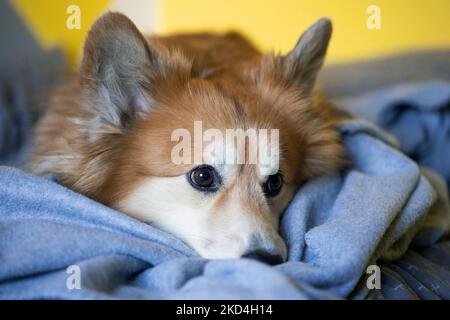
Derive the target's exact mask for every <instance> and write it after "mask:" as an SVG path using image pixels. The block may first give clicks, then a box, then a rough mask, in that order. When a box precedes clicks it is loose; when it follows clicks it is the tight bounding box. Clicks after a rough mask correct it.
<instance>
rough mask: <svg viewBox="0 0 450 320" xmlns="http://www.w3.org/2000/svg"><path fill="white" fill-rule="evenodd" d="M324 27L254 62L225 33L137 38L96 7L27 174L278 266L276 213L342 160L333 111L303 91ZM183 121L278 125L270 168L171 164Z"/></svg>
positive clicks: (212, 246)
mask: <svg viewBox="0 0 450 320" xmlns="http://www.w3.org/2000/svg"><path fill="white" fill-rule="evenodd" d="M331 33H332V26H331V22H330V21H329V20H328V19H326V18H322V19H320V20H318V21H317V22H316V23H315V24H314V25H312V26H311V27H310V28H309V29H307V30H306V31H305V32H304V33H303V34H302V35H301V37H300V38H299V40H298V42H297V44H296V45H295V47H294V48H293V49H292V51H290V52H289V53H288V54H287V55H278V54H274V53H265V54H263V53H261V52H260V51H259V50H258V49H256V47H255V46H254V45H253V44H252V43H251V42H250V41H249V40H247V39H246V38H245V37H244V36H243V35H241V34H239V33H237V32H229V33H225V34H215V33H194V34H176V35H171V36H151V37H147V38H146V37H144V36H143V35H142V34H141V33H140V32H139V30H138V29H137V28H136V26H135V25H134V24H133V22H132V21H130V20H129V19H128V18H127V17H126V16H124V15H122V14H120V13H113V12H108V13H105V14H104V15H103V16H101V17H100V18H99V19H98V20H97V21H96V22H95V23H94V24H93V26H92V28H91V30H90V31H89V33H88V35H87V38H86V40H85V44H84V51H83V58H82V61H81V65H80V69H79V73H78V75H75V76H72V77H70V78H69V79H67V81H66V82H65V83H64V84H62V85H61V86H60V87H58V88H56V89H55V90H54V92H53V93H52V95H51V97H50V99H49V106H48V109H47V112H46V114H45V115H44V116H43V117H42V119H41V120H40V122H39V123H38V125H37V127H36V147H35V150H34V152H33V155H32V157H31V160H30V164H29V168H30V170H31V172H32V173H34V174H37V175H45V174H48V173H52V174H55V175H56V176H57V177H58V179H59V182H60V183H61V184H62V185H64V186H66V187H68V188H70V189H72V190H75V191H77V192H79V193H82V194H84V195H86V196H87V197H90V198H92V199H94V200H96V201H99V202H101V203H103V204H105V205H107V206H110V207H112V208H114V209H117V210H119V211H121V212H123V213H124V214H127V215H129V216H131V217H134V218H137V219H139V220H141V221H143V222H145V223H149V224H151V225H154V226H155V227H158V228H160V229H162V230H164V231H166V232H168V233H171V234H173V235H174V236H176V237H178V238H180V239H181V240H182V241H184V242H185V243H186V244H188V245H189V246H190V247H192V248H193V249H194V250H196V251H197V252H198V254H200V255H201V256H203V257H205V258H209V259H220V258H238V257H256V258H258V259H261V260H263V261H267V262H270V263H280V262H282V261H285V260H286V258H287V247H286V243H285V242H284V240H283V239H282V237H281V236H280V233H279V230H278V229H279V220H280V216H281V214H282V213H283V211H284V209H285V208H286V207H287V206H288V204H289V202H290V201H291V199H292V198H293V196H294V194H295V193H296V191H297V190H298V189H299V188H300V187H301V186H302V185H303V184H304V183H305V182H307V181H308V180H310V179H313V178H315V177H318V176H322V175H326V174H329V173H331V172H334V171H337V170H339V169H340V168H342V166H343V164H344V162H345V160H344V157H345V155H344V150H343V146H342V143H341V141H340V136H339V133H338V132H337V130H336V121H335V117H334V116H333V112H332V111H331V108H330V107H329V106H328V105H327V103H322V101H323V99H322V98H320V96H319V95H318V94H317V92H316V90H315V82H316V78H317V74H318V72H319V70H320V68H321V66H322V64H323V61H324V58H325V54H326V51H327V47H328V43H329V40H330V37H331ZM196 121H201V123H202V126H203V128H205V129H208V128H214V129H216V130H219V131H220V132H224V131H225V130H227V129H249V128H257V129H277V130H279V131H278V132H279V137H278V139H279V144H278V149H277V150H278V155H277V161H276V162H277V163H276V164H274V168H275V169H276V170H275V171H274V172H271V173H270V174H267V173H264V172H263V170H261V168H260V166H259V165H258V164H254V163H252V164H249V163H242V164H224V163H223V162H221V161H218V159H216V158H214V157H203V158H202V159H201V161H200V163H199V162H195V161H193V162H192V163H174V161H172V156H173V148H174V146H175V145H176V143H177V141H173V139H171V136H172V134H173V132H174V131H175V130H177V129H179V128H184V129H185V130H187V131H188V132H191V133H193V130H194V123H195V122H196ZM211 143H212V142H210V143H209V144H208V143H204V145H203V148H204V149H205V150H206V149H207V148H208V146H209V145H210V144H211ZM271 143H272V141H271ZM227 148H228V146H227ZM247 151H248V150H247ZM270 161H271V159H268V163H269V164H270Z"/></svg>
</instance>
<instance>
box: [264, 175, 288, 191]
mask: <svg viewBox="0 0 450 320" xmlns="http://www.w3.org/2000/svg"><path fill="white" fill-rule="evenodd" d="M282 187H283V175H282V174H281V173H280V172H278V173H277V174H273V175H271V176H269V179H267V181H266V183H265V184H264V186H263V188H264V193H265V194H266V196H268V197H275V196H276V195H277V194H279V193H280V191H281V188H282Z"/></svg>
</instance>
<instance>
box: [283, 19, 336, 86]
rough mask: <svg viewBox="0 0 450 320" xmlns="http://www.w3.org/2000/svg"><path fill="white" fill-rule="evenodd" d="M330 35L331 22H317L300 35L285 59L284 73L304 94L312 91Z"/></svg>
mask: <svg viewBox="0 0 450 320" xmlns="http://www.w3.org/2000/svg"><path fill="white" fill-rule="evenodd" d="M331 33H332V25H331V21H330V20H329V19H327V18H322V19H320V20H318V21H317V22H316V23H314V24H313V25H312V26H311V27H309V28H308V29H307V30H306V31H305V32H304V33H303V34H302V36H301V37H300V39H299V40H298V42H297V44H296V46H295V48H294V49H293V50H292V51H291V52H289V53H288V55H287V56H286V57H285V62H286V65H285V66H286V68H287V69H285V70H286V71H285V73H287V76H288V77H289V78H290V79H292V80H294V81H296V82H297V83H298V84H299V85H300V86H301V88H302V90H303V91H304V92H305V93H306V94H309V93H310V91H311V90H312V88H313V86H314V83H315V80H316V77H317V74H318V72H319V70H320V68H321V67H322V64H323V61H324V59H325V54H326V52H327V48H328V43H329V41H330V38H331Z"/></svg>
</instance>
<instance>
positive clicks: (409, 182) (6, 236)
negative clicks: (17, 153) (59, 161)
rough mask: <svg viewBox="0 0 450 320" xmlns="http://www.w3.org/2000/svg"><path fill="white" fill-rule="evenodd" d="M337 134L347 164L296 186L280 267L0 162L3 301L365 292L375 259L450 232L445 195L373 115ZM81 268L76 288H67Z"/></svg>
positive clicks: (284, 229)
mask: <svg viewBox="0 0 450 320" xmlns="http://www.w3.org/2000/svg"><path fill="white" fill-rule="evenodd" d="M417 89H418V90H423V86H418V87H417ZM394 92H395V94H393V95H392V96H391V97H392V100H396V99H398V95H397V94H396V93H397V91H393V93H394ZM442 92H443V91H442ZM442 92H441V93H442ZM437 93H438V94H439V93H440V92H437ZM434 94H436V92H434ZM388 102H389V103H391V104H390V105H395V104H393V103H392V101H391V100H389V99H386V100H383V104H384V105H387V104H389V103H388ZM422 102H426V101H422ZM359 103H360V104H359V105H361V106H364V105H365V104H364V101H363V100H360V101H359ZM354 105H355V104H353V106H354ZM340 130H341V133H342V138H343V142H344V144H345V147H346V149H347V152H348V156H349V158H350V160H351V166H350V167H349V168H348V169H347V170H345V171H343V172H340V173H337V174H334V175H331V176H327V177H322V178H319V179H316V180H314V181H311V182H309V183H307V184H306V185H304V186H303V187H302V188H301V189H300V190H299V191H298V193H297V195H296V196H295V198H294V199H293V201H292V203H291V204H290V206H289V207H288V209H287V210H286V212H285V213H284V215H283V217H282V221H281V233H282V235H283V236H284V238H285V239H286V241H287V243H288V247H289V261H288V262H286V263H283V264H280V265H276V266H270V265H267V264H264V263H262V262H258V261H253V260H249V259H234V260H206V259H202V258H201V257H199V256H198V255H197V254H196V253H195V252H194V251H193V250H191V249H190V248H189V247H187V246H186V245H185V244H184V243H182V242H181V241H179V240H178V239H176V238H174V237H173V236H171V235H169V234H166V233H164V232H162V231H160V230H158V229H156V228H153V227H152V226H150V225H146V224H144V223H141V222H139V221H137V220H134V219H132V218H130V217H128V216H125V215H123V214H121V213H119V212H116V211H114V210H112V209H109V208H107V207H105V206H103V205H101V204H99V203H96V202H94V201H92V200H90V199H88V198H86V197H84V196H82V195H80V194H77V193H75V192H73V191H71V190H68V189H66V188H64V187H62V186H60V185H58V184H57V183H55V182H53V181H52V180H50V179H45V178H42V177H35V176H32V175H29V174H27V173H25V172H23V171H21V170H20V169H14V168H11V167H0V244H1V245H0V298H6V299H23V298H27V299H35V298H46V299H47V298H64V299H80V298H82V299H86V298H102V299H103V298H105V299H108V298H126V299H141V298H144V299H178V298H179V299H185V298H186V299H197V298H205V299H229V298H233V299H311V298H312V299H318V298H321V299H329V298H344V297H348V296H349V295H350V294H353V295H354V296H355V297H357V298H358V297H362V296H361V295H360V296H358V293H356V295H355V288H356V286H357V284H358V282H359V281H360V279H361V276H363V275H364V274H365V272H366V267H367V266H368V265H370V264H373V263H375V262H376V261H378V260H379V259H395V258H398V257H400V256H401V255H402V254H403V253H404V252H405V251H406V250H407V248H408V247H409V246H410V245H411V243H413V244H414V245H415V246H417V247H427V246H429V245H431V244H432V243H435V242H436V241H437V240H438V239H440V238H441V237H442V236H443V235H444V234H446V233H447V232H448V229H449V217H450V210H449V203H448V196H447V195H448V191H447V189H446V184H445V182H443V179H442V178H441V177H440V176H439V175H437V174H436V173H434V172H433V171H430V170H428V169H424V168H421V167H419V166H418V165H417V163H416V162H414V161H412V160H411V159H410V158H408V157H407V156H405V155H404V154H403V153H401V152H400V151H399V150H398V149H397V147H396V142H395V139H394V138H393V137H392V136H390V135H389V134H387V133H386V132H383V131H381V130H380V129H378V128H377V127H375V126H374V125H372V124H370V123H369V122H366V121H364V120H353V121H349V122H347V123H345V124H342V125H341V127H340ZM77 275H80V278H79V279H80V280H81V287H80V288H79V289H78V287H77V286H75V287H74V286H73V285H71V283H72V281H75V282H76V280H74V278H73V277H74V276H77ZM362 282H363V283H364V280H363V281H362ZM72 284H73V283H72Z"/></svg>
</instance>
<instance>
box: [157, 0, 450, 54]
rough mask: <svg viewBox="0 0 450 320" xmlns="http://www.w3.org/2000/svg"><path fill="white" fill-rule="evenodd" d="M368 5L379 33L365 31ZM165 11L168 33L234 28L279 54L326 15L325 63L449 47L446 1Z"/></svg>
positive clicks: (168, 4)
mask: <svg viewBox="0 0 450 320" xmlns="http://www.w3.org/2000/svg"><path fill="white" fill-rule="evenodd" d="M370 4H376V5H378V6H379V7H380V9H381V29H380V30H369V29H368V28H367V27H366V20H367V17H368V15H367V13H366V10H367V7H368V6H369V5H370ZM193 8H195V10H193ZM164 10H165V23H166V26H165V27H166V28H165V31H167V32H172V31H176V30H197V29H209V28H214V29H216V30H224V29H228V28H236V29H240V30H244V31H246V32H247V33H248V34H249V35H250V36H251V37H252V38H253V39H254V40H255V41H256V43H258V44H260V45H261V46H262V47H263V48H265V49H271V48H274V49H280V50H282V51H283V52H286V51H287V50H289V49H290V48H291V47H292V46H293V45H294V44H295V43H296V40H297V38H298V36H299V35H300V33H301V32H302V30H304V29H305V28H306V27H307V26H308V25H309V24H311V23H313V22H314V21H315V20H316V19H318V18H320V17H322V16H328V17H330V18H331V19H332V21H333V24H334V35H333V39H332V42H331V46H330V50H329V60H328V61H345V60H353V59H359V58H366V57H374V56H378V55H380V54H388V53H393V52H397V51H403V50H409V49H415V48H419V49H420V48H429V47H450V1H449V0H276V1H268V0H226V1H214V0H189V1H185V0H166V1H165V6H164Z"/></svg>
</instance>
